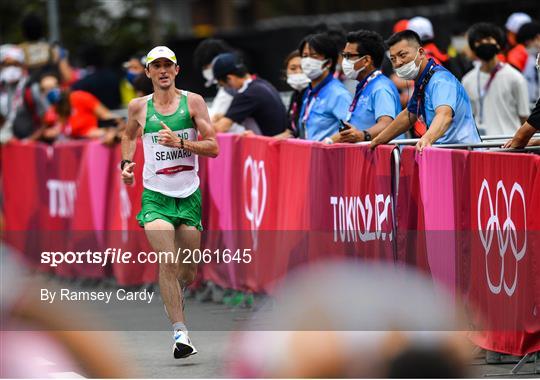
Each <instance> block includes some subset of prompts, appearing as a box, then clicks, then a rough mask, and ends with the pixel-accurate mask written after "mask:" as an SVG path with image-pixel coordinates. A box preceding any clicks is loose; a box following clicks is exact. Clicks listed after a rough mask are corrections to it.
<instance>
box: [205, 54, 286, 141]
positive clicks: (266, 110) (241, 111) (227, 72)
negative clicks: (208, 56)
mask: <svg viewBox="0 0 540 380" xmlns="http://www.w3.org/2000/svg"><path fill="white" fill-rule="evenodd" d="M212 70H213V73H214V78H215V79H216V80H217V81H218V83H219V84H220V85H221V86H223V87H226V88H228V89H229V90H230V92H231V93H234V98H233V101H232V103H231V106H230V107H229V109H228V110H227V113H226V114H225V115H223V117H221V118H219V119H218V120H217V121H215V122H214V124H213V126H214V129H215V130H216V131H217V132H227V131H228V130H229V129H230V128H231V126H232V125H233V123H238V124H242V125H243V126H244V127H245V128H246V129H247V130H251V131H253V132H254V133H255V134H258V135H264V136H274V135H277V134H278V133H281V132H283V131H284V130H285V128H286V126H287V111H286V109H285V105H284V104H283V102H282V101H281V97H280V95H279V93H278V91H277V90H276V89H275V87H274V86H272V85H271V84H270V83H268V82H267V81H265V80H264V79H261V78H256V77H252V76H251V75H250V74H249V72H248V70H247V68H246V66H245V65H244V64H243V63H242V62H241V61H240V59H239V58H238V57H237V56H236V55H235V54H233V53H223V54H220V55H218V56H217V57H216V58H215V59H214V61H213V62H212Z"/></svg>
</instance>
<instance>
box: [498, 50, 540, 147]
mask: <svg viewBox="0 0 540 380" xmlns="http://www.w3.org/2000/svg"><path fill="white" fill-rule="evenodd" d="M536 70H540V56H539V57H537V59H536ZM538 131H540V98H539V99H538V101H537V102H536V106H535V107H534V109H533V110H532V112H531V114H530V115H529V118H528V119H527V121H526V122H525V123H524V124H523V125H522V126H521V128H519V129H518V130H517V132H516V134H515V135H514V137H513V138H512V139H511V140H509V141H508V142H507V143H506V144H504V148H515V149H517V148H523V147H525V146H526V145H527V144H529V145H540V140H536V141H533V142H531V143H530V142H529V140H530V139H531V137H533V135H534V134H535V133H536V132H538Z"/></svg>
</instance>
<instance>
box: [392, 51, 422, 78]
mask: <svg viewBox="0 0 540 380" xmlns="http://www.w3.org/2000/svg"><path fill="white" fill-rule="evenodd" d="M418 53H419V51H417V52H416V55H415V56H414V59H413V60H412V61H411V62H409V63H406V64H404V65H403V66H401V67H398V68H396V69H394V71H395V72H396V75H397V76H398V77H400V78H401V79H406V80H414V79H416V77H417V76H418V72H419V71H420V65H421V64H422V61H420V64H418V66H416V63H415V61H416V58H418Z"/></svg>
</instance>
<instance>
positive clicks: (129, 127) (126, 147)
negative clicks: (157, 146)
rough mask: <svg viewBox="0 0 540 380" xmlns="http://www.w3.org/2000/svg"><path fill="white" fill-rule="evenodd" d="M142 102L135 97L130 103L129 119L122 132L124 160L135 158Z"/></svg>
mask: <svg viewBox="0 0 540 380" xmlns="http://www.w3.org/2000/svg"><path fill="white" fill-rule="evenodd" d="M140 109H141V103H140V102H139V99H133V100H132V101H130V102H129V105H128V120H127V123H126V129H125V130H124V133H123V134H122V160H130V161H131V160H133V156H134V155H135V149H136V148H137V135H138V132H139V127H140V125H139V122H138V121H137V115H138V113H139V112H140Z"/></svg>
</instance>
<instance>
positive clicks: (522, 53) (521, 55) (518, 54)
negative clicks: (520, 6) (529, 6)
mask: <svg viewBox="0 0 540 380" xmlns="http://www.w3.org/2000/svg"><path fill="white" fill-rule="evenodd" d="M531 21H532V20H531V17H530V16H529V15H528V14H526V13H523V12H516V13H512V14H511V15H510V16H509V17H508V19H507V20H506V24H505V27H506V38H507V42H508V45H509V46H510V50H509V51H508V53H507V54H506V61H507V62H508V63H509V64H511V65H512V66H514V67H515V68H516V69H518V70H519V71H523V70H524V69H525V64H526V63H527V58H528V53H527V49H526V48H525V46H523V44H521V43H518V41H517V34H518V32H519V29H520V28H521V27H522V26H523V25H524V24H526V23H528V22H531Z"/></svg>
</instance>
